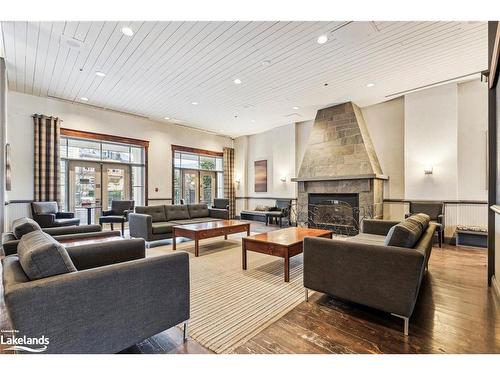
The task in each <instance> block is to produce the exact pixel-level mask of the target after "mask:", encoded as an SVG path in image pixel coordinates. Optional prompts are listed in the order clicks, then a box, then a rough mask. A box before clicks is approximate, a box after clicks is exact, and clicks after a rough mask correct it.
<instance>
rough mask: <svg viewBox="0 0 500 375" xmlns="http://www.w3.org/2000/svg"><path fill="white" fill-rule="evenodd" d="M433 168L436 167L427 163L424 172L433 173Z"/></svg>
mask: <svg viewBox="0 0 500 375" xmlns="http://www.w3.org/2000/svg"><path fill="white" fill-rule="evenodd" d="M433 169H434V168H433V167H432V165H426V166H425V167H424V173H425V174H432V172H433Z"/></svg>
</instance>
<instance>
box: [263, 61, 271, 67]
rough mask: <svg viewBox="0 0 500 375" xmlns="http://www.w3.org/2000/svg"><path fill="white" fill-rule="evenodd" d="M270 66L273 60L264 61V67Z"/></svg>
mask: <svg viewBox="0 0 500 375" xmlns="http://www.w3.org/2000/svg"><path fill="white" fill-rule="evenodd" d="M269 65H271V60H264V61H262V66H269Z"/></svg>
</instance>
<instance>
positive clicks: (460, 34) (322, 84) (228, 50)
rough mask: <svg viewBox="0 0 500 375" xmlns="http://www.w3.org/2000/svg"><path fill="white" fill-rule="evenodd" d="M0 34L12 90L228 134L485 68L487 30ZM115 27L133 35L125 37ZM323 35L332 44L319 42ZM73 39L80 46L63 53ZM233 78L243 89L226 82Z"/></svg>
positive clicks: (261, 28)
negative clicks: (84, 100)
mask: <svg viewBox="0 0 500 375" xmlns="http://www.w3.org/2000/svg"><path fill="white" fill-rule="evenodd" d="M1 26H2V33H3V36H2V37H3V48H4V51H3V53H4V56H5V59H6V63H7V75H8V85H9V89H10V90H15V91H19V92H23V93H27V94H32V95H38V96H42V97H45V96H50V97H56V98H59V99H64V100H68V101H71V102H79V103H82V100H81V98H82V97H86V98H88V99H89V100H88V102H87V104H89V105H93V106H97V107H102V108H107V109H114V110H118V111H123V112H128V113H133V114H138V115H141V116H146V117H149V118H151V119H154V120H159V121H164V122H165V126H168V122H169V121H166V120H164V117H169V118H171V119H173V120H170V122H177V123H180V124H183V125H187V126H192V127H196V128H201V129H206V130H210V131H214V132H217V133H221V134H225V135H230V136H237V135H242V134H251V133H257V132H260V131H263V130H266V129H269V128H272V127H275V126H280V125H284V124H287V123H290V122H296V121H303V120H308V119H312V118H314V116H315V114H316V110H317V109H318V108H321V107H325V106H327V105H330V104H335V103H339V102H344V101H347V100H352V101H354V102H355V103H357V104H358V105H360V106H366V105H370V104H374V103H378V102H381V101H384V100H387V98H388V97H387V96H388V95H391V94H393V93H397V92H401V91H405V90H410V89H414V88H416V87H420V86H424V85H428V84H432V83H435V82H439V81H444V80H448V79H452V78H455V77H460V76H464V75H468V74H471V73H474V72H479V71H482V70H485V69H487V65H488V64H487V23H486V22H126V23H124V22H2V24H1ZM123 26H128V27H130V28H132V29H133V30H134V32H135V33H134V35H133V36H131V37H128V36H125V35H124V34H123V33H122V32H121V28H122V27H123ZM321 34H327V35H328V37H329V39H328V41H327V42H326V43H325V44H321V45H320V44H318V43H317V42H316V40H317V37H318V36H319V35H321ZM75 42H76V44H77V45H78V44H79V46H77V47H72V46H70V44H75ZM264 61H270V64H268V65H266V64H263V62H264ZM96 71H100V72H104V73H105V74H106V76H105V77H98V76H96V74H95V73H96ZM477 76H478V77H479V75H477ZM236 78H239V79H241V81H242V83H241V84H239V85H236V84H234V83H233V80H234V79H236ZM369 83H373V84H375V85H374V86H373V87H371V88H368V87H367V86H366V85H367V84H369ZM193 102H197V103H199V104H198V105H193V104H192V103H193ZM294 107H298V109H294ZM54 115H57V114H54Z"/></svg>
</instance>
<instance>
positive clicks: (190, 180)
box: [182, 170, 199, 204]
mask: <svg viewBox="0 0 500 375" xmlns="http://www.w3.org/2000/svg"><path fill="white" fill-rule="evenodd" d="M182 186H183V189H182V198H183V199H184V202H185V203H186V204H190V203H197V202H198V199H199V194H198V192H199V189H198V171H190V170H183V171H182Z"/></svg>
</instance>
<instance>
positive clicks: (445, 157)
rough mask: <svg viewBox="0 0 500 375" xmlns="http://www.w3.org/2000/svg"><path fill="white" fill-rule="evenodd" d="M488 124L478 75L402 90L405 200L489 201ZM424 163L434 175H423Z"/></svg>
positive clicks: (485, 91)
mask: <svg viewBox="0 0 500 375" xmlns="http://www.w3.org/2000/svg"><path fill="white" fill-rule="evenodd" d="M487 127H488V97H487V88H486V84H485V83H482V82H481V81H480V80H474V81H469V82H464V83H459V84H456V83H451V84H447V85H443V86H439V87H435V88H432V89H428V90H423V91H420V92H416V93H412V94H408V95H406V96H405V142H404V144H405V146H404V148H405V153H404V155H405V197H406V199H429V200H487V194H488V192H487V142H486V137H487V133H486V132H487ZM427 164H430V165H433V166H434V170H433V174H432V175H425V174H424V167H425V166H426V165H427Z"/></svg>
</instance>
